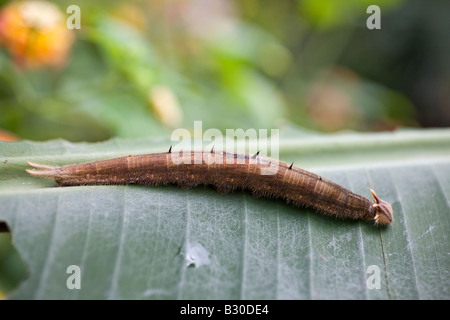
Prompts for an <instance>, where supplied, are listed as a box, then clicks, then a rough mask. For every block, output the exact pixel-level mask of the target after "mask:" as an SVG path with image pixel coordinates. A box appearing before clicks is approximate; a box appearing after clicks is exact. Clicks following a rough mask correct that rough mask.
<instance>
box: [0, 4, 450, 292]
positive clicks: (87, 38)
mask: <svg viewBox="0 0 450 320" xmlns="http://www.w3.org/2000/svg"><path fill="white" fill-rule="evenodd" d="M74 2H75V1H67V0H59V1H20V2H18V1H5V0H0V140H6V141H14V140H20V139H30V140H47V139H54V138H64V139H67V140H70V141H101V140H105V139H108V138H110V137H116V136H118V137H124V138H133V137H145V136H164V137H169V136H170V134H171V132H172V131H173V129H175V128H180V127H182V128H187V129H192V128H193V125H194V120H202V121H203V126H202V127H203V129H204V130H206V129H207V128H218V129H220V130H225V129H226V128H231V129H237V128H242V129H244V130H245V129H248V128H254V129H259V128H265V129H272V128H283V127H288V126H295V127H301V128H305V129H308V130H315V131H318V132H337V131H342V130H354V131H361V132H365V131H383V130H395V129H397V128H401V127H441V126H449V125H450V93H449V87H450V59H449V53H450V19H449V18H448V13H449V12H450V1H448V0H431V1H423V0H345V1H344V0H283V1H263V0H165V1H164V0H140V1H114V0H109V1H100V0H97V1H93V0H77V1H76V3H74ZM73 4H76V5H77V6H79V8H80V18H81V20H80V29H69V28H68V26H67V24H69V25H73V24H74V23H75V25H76V16H74V14H75V15H76V11H71V10H69V12H67V9H68V8H69V7H70V6H71V5H73ZM369 5H378V6H379V7H380V9H381V29H380V30H376V29H375V30H369V29H368V28H367V26H366V21H367V19H368V18H369V16H370V15H371V14H368V13H367V12H366V10H367V8H368V6H369ZM74 19H75V20H74ZM223 132H224V131H223ZM0 155H1V149H0ZM10 241H11V235H10V234H6V233H2V234H0V299H1V298H2V297H4V296H5V295H6V294H7V293H9V292H11V290H13V288H14V287H15V286H16V285H17V284H18V283H19V282H20V280H21V279H23V278H24V277H25V276H26V272H27V271H26V267H25V266H24V265H23V263H22V262H21V259H20V257H19V255H18V253H17V252H16V251H15V250H14V249H13V247H12V246H11V244H10Z"/></svg>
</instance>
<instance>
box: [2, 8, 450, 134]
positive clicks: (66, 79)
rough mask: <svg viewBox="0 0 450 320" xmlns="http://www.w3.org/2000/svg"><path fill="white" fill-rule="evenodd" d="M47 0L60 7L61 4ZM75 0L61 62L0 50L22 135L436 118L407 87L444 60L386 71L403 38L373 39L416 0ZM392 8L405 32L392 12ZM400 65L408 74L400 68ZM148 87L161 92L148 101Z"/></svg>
mask: <svg viewBox="0 0 450 320" xmlns="http://www.w3.org/2000/svg"><path fill="white" fill-rule="evenodd" d="M369 2H370V3H369ZM3 3H4V4H5V3H8V2H5V1H3ZM54 3H55V4H57V5H58V6H59V8H60V9H61V11H62V13H63V14H64V15H65V16H66V17H68V16H69V14H68V13H65V10H66V8H67V6H68V5H70V2H69V1H63V2H59V1H58V2H56V1H55V2H54ZM370 4H377V5H379V6H380V7H381V9H382V29H381V30H367V28H366V19H367V18H368V16H369V15H368V14H367V13H366V9H367V6H368V5H370ZM78 5H79V6H80V8H81V30H73V31H72V32H74V33H75V35H76V41H75V43H74V45H73V47H72V49H71V52H70V56H69V58H68V60H67V64H66V65H65V66H64V67H62V68H59V69H55V68H49V67H42V68H38V69H26V68H20V67H18V66H16V65H15V62H14V61H13V59H12V58H11V56H10V54H9V53H8V52H7V50H6V49H1V50H0V128H2V129H5V130H7V131H10V132H12V133H14V134H16V135H17V136H18V137H19V138H28V139H33V140H45V139H50V138H57V137H62V138H65V139H68V140H72V141H80V140H86V141H98V140H104V139H107V138H109V137H111V136H121V137H137V136H156V135H159V136H164V135H168V134H170V132H171V131H172V130H173V128H175V127H185V128H192V126H193V121H194V120H202V121H203V128H208V127H214V128H219V129H222V130H224V129H225V128H243V129H246V128H275V127H280V126H282V125H283V123H285V122H293V123H295V124H297V125H300V126H303V127H306V128H310V129H315V130H320V131H338V130H345V129H352V130H363V131H368V130H388V129H393V128H396V127H398V126H415V125H420V124H422V125H446V124H447V125H448V123H447V122H446V121H448V119H447V118H446V117H447V113H448V110H447V104H448V99H447V98H448V97H447V96H444V97H443V98H442V99H441V100H440V101H443V102H442V103H441V105H440V106H439V107H436V108H437V109H438V111H439V110H441V111H442V112H441V113H442V114H441V115H440V116H439V117H438V118H439V120H443V122H442V121H441V122H439V121H438V122H436V123H432V121H431V123H430V122H427V121H422V120H423V119H422V118H421V115H423V114H424V112H422V111H421V109H420V108H419V107H422V108H425V107H424V106H423V105H421V103H426V101H425V102H424V101H423V100H424V99H422V100H420V101H418V100H414V99H415V96H414V95H411V88H417V86H418V85H419V84H420V83H422V82H424V81H426V79H431V80H433V81H435V82H438V84H439V86H435V88H437V89H436V90H438V89H439V88H440V87H445V84H446V83H448V82H446V81H448V75H449V73H448V72H447V71H448V68H447V67H446V65H444V66H443V67H442V68H441V69H440V73H439V74H440V76H439V77H434V75H433V74H431V76H430V73H431V72H432V70H433V69H434V68H439V63H440V62H439V61H440V60H438V61H433V64H432V65H430V70H429V72H425V75H424V76H423V77H422V74H421V73H420V72H417V73H416V74H414V72H411V70H410V69H411V68H409V69H408V68H404V69H400V70H396V69H395V68H394V69H393V68H392V63H395V61H396V60H395V59H399V60H401V59H403V58H404V57H406V58H405V59H407V56H405V55H401V54H399V52H400V53H401V52H408V53H410V52H409V51H408V50H409V49H410V48H412V47H411V46H410V44H411V43H403V45H404V47H399V44H398V43H394V42H392V43H388V42H386V43H384V46H380V45H379V44H380V43H381V42H382V41H386V39H389V37H392V33H393V32H394V33H395V32H396V33H397V34H398V35H400V36H401V35H402V34H403V35H409V34H410V33H411V30H408V29H407V28H408V27H411V28H414V27H417V28H419V29H418V30H421V29H420V25H418V23H419V21H420V20H418V19H416V18H417V14H418V11H420V9H423V6H422V7H421V6H420V5H419V4H417V1H415V0H410V1H401V0H379V1H375V2H373V1H359V0H351V1H332V0H314V1H310V0H303V1H300V0H299V1H271V2H269V1H258V0H247V1H225V0H214V1H200V0H191V1H175V0H174V1H151V0H147V1H128V2H125V1H112V2H108V4H105V3H104V2H100V1H96V2H92V1H79V3H78ZM441 5H442V6H443V7H445V4H441ZM411 7H412V8H411ZM447 7H448V5H447ZM405 10H407V11H408V12H409V14H408V15H406V16H405V14H402V12H404V11H405ZM404 16H405V17H404ZM399 17H400V18H402V17H403V18H404V19H403V18H402V19H403V20H401V21H400V22H398V24H401V23H403V24H404V27H405V28H406V29H405V30H400V29H399V28H398V26H397V24H396V23H394V22H393V21H395V20H396V19H398V18H399ZM442 23H443V25H444V24H446V22H442ZM436 25H437V27H439V26H440V25H439V23H437V22H436ZM402 32H403V33H402ZM380 39H381V40H380ZM414 39H415V38H414V37H412V38H411V41H414ZM441 40H445V39H441ZM445 41H448V39H447V40H445ZM371 42H376V43H377V46H375V47H373V48H371V47H370V43H371ZM438 49H439V48H437V49H436V50H435V51H434V53H436V54H437V52H438V51H439V50H438ZM377 50H378V52H379V54H380V55H383V56H382V57H381V58H378V59H377V54H378V53H377ZM389 50H390V51H391V56H389V55H386V52H388V51H389ZM410 54H411V53H410ZM418 54H420V53H418ZM441 62H442V61H441ZM405 63H407V62H405ZM443 63H446V62H443ZM407 71H409V73H408V74H411V75H412V76H417V77H418V79H419V80H418V81H419V82H417V81H416V82H415V81H413V79H414V78H411V77H410V78H409V79H406V78H402V77H401V75H402V74H404V73H405V72H407ZM425 71H427V70H425ZM393 76H396V79H398V81H397V82H393V81H392V79H391V78H392V77H393ZM424 77H425V78H424ZM427 77H428V78H427ZM402 81H403V82H402ZM420 81H421V82H420ZM154 88H164V89H165V91H164V92H165V93H164V94H162V97H159V96H158V97H156V96H155V95H156V93H155V91H154ZM167 95H169V96H170V99H171V100H170V99H169V100H170V101H169V102H168V101H167V99H168V98H167ZM422 98H423V97H422ZM429 103H431V102H430V101H429ZM168 104H171V105H168ZM425 109H426V108H425ZM438 111H436V112H438Z"/></svg>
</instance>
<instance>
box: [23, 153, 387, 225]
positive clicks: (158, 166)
mask: <svg viewBox="0 0 450 320" xmlns="http://www.w3.org/2000/svg"><path fill="white" fill-rule="evenodd" d="M175 154H177V155H178V153H175V152H174V153H172V151H171V149H169V151H168V152H163V153H153V154H145V155H132V156H131V155H130V156H126V157H121V158H115V159H109V160H100V161H94V162H89V163H81V164H72V165H66V166H61V167H56V166H48V165H41V164H35V163H31V162H28V164H29V165H30V166H32V167H34V168H36V169H38V170H26V171H27V172H28V173H30V174H32V175H35V176H40V177H45V178H52V179H54V180H55V181H56V182H57V183H58V185H59V186H78V185H109V184H118V185H122V184H137V185H143V186H154V185H163V184H176V185H178V186H180V187H182V188H191V187H195V186H197V185H211V186H213V187H215V188H216V190H217V191H218V192H221V193H226V192H229V191H232V190H235V189H243V190H248V191H250V192H251V193H252V194H253V195H254V196H257V197H260V196H264V197H274V198H280V199H283V200H285V201H286V202H288V203H292V204H294V205H295V206H298V207H309V208H313V209H316V210H317V211H319V212H321V213H324V214H327V215H330V216H335V217H343V218H349V219H361V220H364V221H369V222H374V223H375V224H377V225H388V224H390V223H391V222H392V221H393V212H392V207H391V206H390V205H389V204H388V203H387V202H385V201H383V200H381V199H380V198H378V197H377V195H376V194H375V192H374V191H373V190H372V189H371V190H370V191H371V193H372V196H373V198H374V201H370V200H368V199H366V198H364V197H362V196H360V195H357V194H355V193H353V192H351V191H350V190H348V189H346V188H344V187H342V186H340V185H338V184H336V183H334V182H332V181H330V180H327V179H325V178H322V177H321V176H319V175H316V174H314V173H311V172H308V171H306V170H302V169H300V168H296V167H294V166H293V165H292V164H291V165H289V164H287V163H284V162H279V161H277V160H273V159H270V158H267V157H261V156H259V155H258V154H255V155H250V154H247V153H228V152H215V151H213V150H211V152H203V151H190V152H188V153H187V155H186V153H185V154H184V155H183V162H182V163H179V162H178V161H174V159H175V158H174V157H173V156H174V155H175ZM275 163H276V170H275V171H273V172H272V174H261V173H262V172H263V170H269V169H270V168H271V167H272V166H274V164H275Z"/></svg>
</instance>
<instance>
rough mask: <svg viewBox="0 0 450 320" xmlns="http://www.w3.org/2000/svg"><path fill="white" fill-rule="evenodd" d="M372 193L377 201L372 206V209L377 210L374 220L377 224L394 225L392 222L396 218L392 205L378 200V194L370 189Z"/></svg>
mask: <svg viewBox="0 0 450 320" xmlns="http://www.w3.org/2000/svg"><path fill="white" fill-rule="evenodd" d="M370 192H371V193H372V196H373V199H374V201H375V203H374V204H372V207H373V208H374V210H375V216H374V218H373V219H374V220H375V224H378V225H388V224H390V223H392V221H394V216H393V212H392V207H391V205H390V204H389V203H387V202H386V201H383V200H381V199H380V198H378V196H377V194H376V193H375V191H373V190H372V189H370Z"/></svg>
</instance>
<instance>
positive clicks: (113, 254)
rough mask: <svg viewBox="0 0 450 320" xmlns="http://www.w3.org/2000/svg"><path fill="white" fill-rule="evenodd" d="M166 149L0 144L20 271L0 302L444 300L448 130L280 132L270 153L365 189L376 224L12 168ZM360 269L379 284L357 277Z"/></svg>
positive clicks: (152, 144)
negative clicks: (379, 214)
mask: <svg viewBox="0 0 450 320" xmlns="http://www.w3.org/2000/svg"><path fill="white" fill-rule="evenodd" d="M170 144H172V143H171V142H170V141H169V140H161V139H160V140H150V139H136V140H124V139H113V140H110V141H107V142H102V143H96V144H80V143H77V144H71V143H68V142H66V141H62V140H54V141H49V142H44V143H36V142H29V141H23V142H16V143H0V203H1V208H2V210H1V211H0V221H6V222H7V223H8V225H9V227H10V229H11V233H12V239H13V244H14V245H15V246H16V248H17V250H18V251H19V253H20V255H21V257H22V258H23V260H24V262H25V263H26V265H27V266H28V270H29V277H28V279H26V280H25V281H24V282H23V283H22V284H21V285H20V287H19V288H18V289H17V290H16V291H15V292H14V293H13V294H12V295H11V298H18V299H23V298H31V299H33V298H37V299H52V298H56V299H240V298H243V299H449V298H450V276H449V271H450V241H449V239H448V230H449V228H450V209H449V206H450V130H415V131H399V132H393V133H379V134H356V133H343V134H339V135H316V134H311V133H309V132H303V131H299V130H296V129H289V130H286V131H284V132H283V131H282V133H281V136H280V142H279V150H280V159H281V160H283V161H286V162H292V161H294V162H295V165H296V166H299V167H302V168H305V169H308V170H312V171H314V172H317V173H320V174H321V175H323V176H325V177H326V178H329V179H332V180H334V181H336V182H338V183H340V184H342V185H344V186H346V187H348V188H349V189H351V190H353V191H354V192H356V193H358V194H361V195H363V196H366V197H370V192H369V188H373V189H374V190H376V191H377V194H378V195H379V196H380V197H381V198H383V199H384V200H386V201H388V202H390V203H391V204H392V206H393V209H394V219H395V220H394V222H393V223H392V225H391V226H389V227H387V228H378V227H376V226H373V225H371V224H368V223H364V222H355V221H342V220H336V219H333V218H329V217H324V216H321V215H319V214H317V213H316V212H314V211H311V210H305V209H299V208H295V207H292V206H290V205H287V204H285V203H283V202H282V201H277V200H273V199H262V198H259V199H256V198H253V197H252V196H250V195H249V194H247V193H243V192H235V193H231V194H225V195H223V194H218V193H216V192H215V191H214V190H212V189H210V188H206V187H198V188H195V189H191V190H182V189H179V188H176V187H174V186H165V187H148V188H145V187H139V186H90V187H67V188H58V187H55V183H54V182H53V181H50V180H45V179H38V178H36V177H32V176H30V175H28V174H27V173H26V172H25V169H26V168H28V166H27V164H26V161H33V162H37V163H46V164H68V163H74V162H81V161H88V160H94V159H104V158H110V157H115V156H121V155H127V154H138V153H149V152H156V151H164V150H167V149H168V146H169V145H170ZM70 265H77V266H79V267H80V270H81V289H80V290H77V289H73V290H70V289H68V288H67V286H66V282H67V279H68V277H69V276H71V274H69V273H67V272H66V271H67V267H68V266H70ZM370 266H375V268H379V271H380V274H379V275H380V288H379V289H370V288H369V287H368V286H367V281H368V280H369V282H370V280H371V279H372V278H370V277H371V276H374V275H375V273H372V271H371V269H370V268H369V267H370ZM368 268H369V269H368ZM368 270H369V271H370V272H369V273H368Z"/></svg>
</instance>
